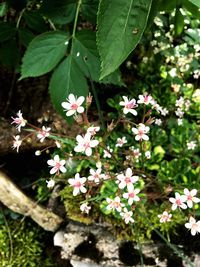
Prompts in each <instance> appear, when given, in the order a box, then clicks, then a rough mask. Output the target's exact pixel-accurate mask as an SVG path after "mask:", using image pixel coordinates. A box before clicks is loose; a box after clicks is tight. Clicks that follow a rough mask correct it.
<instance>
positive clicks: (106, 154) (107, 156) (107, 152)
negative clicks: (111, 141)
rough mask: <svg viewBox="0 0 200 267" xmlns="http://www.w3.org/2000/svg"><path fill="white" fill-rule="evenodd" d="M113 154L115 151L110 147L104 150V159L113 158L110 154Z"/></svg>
mask: <svg viewBox="0 0 200 267" xmlns="http://www.w3.org/2000/svg"><path fill="white" fill-rule="evenodd" d="M109 152H110V153H112V152H113V149H112V148H110V147H109V146H107V149H104V151H103V153H104V154H103V157H104V158H111V157H112V155H111V154H110V153H109Z"/></svg>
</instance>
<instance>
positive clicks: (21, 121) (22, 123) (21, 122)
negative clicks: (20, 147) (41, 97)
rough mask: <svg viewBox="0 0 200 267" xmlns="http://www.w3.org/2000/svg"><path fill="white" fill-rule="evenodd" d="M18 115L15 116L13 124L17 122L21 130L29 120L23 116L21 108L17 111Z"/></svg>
mask: <svg viewBox="0 0 200 267" xmlns="http://www.w3.org/2000/svg"><path fill="white" fill-rule="evenodd" d="M17 116H18V117H16V118H13V117H12V119H13V121H12V122H11V124H13V123H15V124H16V128H17V130H18V131H19V132H21V127H24V126H25V125H26V123H27V121H26V120H25V119H24V118H23V116H22V113H21V110H19V111H18V112H17Z"/></svg>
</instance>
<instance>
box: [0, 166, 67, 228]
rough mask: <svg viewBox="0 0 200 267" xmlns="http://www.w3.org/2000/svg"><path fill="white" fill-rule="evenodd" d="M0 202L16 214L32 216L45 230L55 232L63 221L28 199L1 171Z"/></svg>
mask: <svg viewBox="0 0 200 267" xmlns="http://www.w3.org/2000/svg"><path fill="white" fill-rule="evenodd" d="M0 202H2V203H3V204H4V205H5V206H7V207H8V208H9V209H11V210H12V211H14V212H17V213H20V214H22V215H24V216H30V217H31V218H32V219H33V220H34V221H35V222H36V223H37V224H39V225H40V226H41V227H42V228H43V229H44V230H46V231H51V232H55V231H56V230H57V229H58V227H59V226H60V224H61V223H62V221H63V219H62V218H61V217H60V216H58V215H56V214H55V213H53V212H52V211H51V210H48V209H46V208H45V207H42V206H41V205H39V204H37V203H36V202H35V201H33V200H32V199H30V198H29V197H27V196H26V195H25V194H24V193H23V192H22V191H21V190H20V189H19V188H18V187H17V186H16V185H15V184H14V183H13V182H12V181H11V179H10V178H9V177H8V176H7V175H6V174H5V173H3V172H1V171H0Z"/></svg>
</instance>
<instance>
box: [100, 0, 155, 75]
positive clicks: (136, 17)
mask: <svg viewBox="0 0 200 267" xmlns="http://www.w3.org/2000/svg"><path fill="white" fill-rule="evenodd" d="M151 2H152V0H110V1H108V0H101V1H100V5H99V12H98V18H97V26H98V31H97V44H98V49H99V53H100V57H101V67H102V70H101V78H104V77H105V76H107V75H108V74H110V73H112V72H113V71H114V70H116V69H117V68H118V67H119V66H120V65H121V63H122V62H123V61H124V60H125V59H126V58H127V56H128V55H129V54H130V53H131V52H132V51H133V49H134V48H135V47H136V45H137V44H138V42H139V41H140V39H141V37H142V34H143V32H144V30H145V27H146V24H147V19H148V15H149V12H150V8H151Z"/></svg>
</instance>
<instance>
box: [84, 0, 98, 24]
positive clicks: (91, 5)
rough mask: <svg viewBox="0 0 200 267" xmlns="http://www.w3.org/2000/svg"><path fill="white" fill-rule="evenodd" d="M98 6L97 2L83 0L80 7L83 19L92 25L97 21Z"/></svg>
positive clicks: (96, 0)
mask: <svg viewBox="0 0 200 267" xmlns="http://www.w3.org/2000/svg"><path fill="white" fill-rule="evenodd" d="M98 5H99V0H83V2H82V5H81V11H82V14H83V17H84V18H85V19H86V20H88V21H90V22H92V23H94V24H95V23H96V19H97V10H98Z"/></svg>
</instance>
